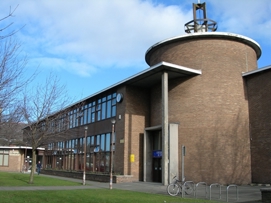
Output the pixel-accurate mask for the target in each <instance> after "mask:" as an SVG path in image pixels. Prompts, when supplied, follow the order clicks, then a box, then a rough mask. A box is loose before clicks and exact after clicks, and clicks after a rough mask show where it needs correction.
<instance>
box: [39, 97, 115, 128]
mask: <svg viewBox="0 0 271 203" xmlns="http://www.w3.org/2000/svg"><path fill="white" fill-rule="evenodd" d="M115 116H116V93H113V94H109V95H107V96H104V97H103V98H101V99H98V100H96V101H92V102H89V103H87V104H84V105H83V106H81V107H78V108H76V109H74V110H72V111H70V112H68V113H64V114H59V115H56V116H55V117H51V118H50V121H49V122H48V121H44V122H40V124H39V125H40V131H41V132H42V131H48V132H50V133H55V132H60V131H63V130H66V129H68V128H74V127H78V126H80V125H86V124H89V123H94V122H96V121H101V120H104V119H107V118H111V117H115Z"/></svg>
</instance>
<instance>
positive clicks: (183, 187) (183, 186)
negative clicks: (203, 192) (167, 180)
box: [182, 181, 195, 197]
mask: <svg viewBox="0 0 271 203" xmlns="http://www.w3.org/2000/svg"><path fill="white" fill-rule="evenodd" d="M186 183H192V185H193V193H194V196H195V183H194V182H193V181H185V182H184V184H183V185H182V197H184V196H185V194H184V193H185V185H186ZM183 191H184V192H183Z"/></svg>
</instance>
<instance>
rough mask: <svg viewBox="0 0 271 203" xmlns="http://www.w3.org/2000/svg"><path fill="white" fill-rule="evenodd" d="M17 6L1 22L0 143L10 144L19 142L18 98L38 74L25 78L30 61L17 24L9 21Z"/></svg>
mask: <svg viewBox="0 0 271 203" xmlns="http://www.w3.org/2000/svg"><path fill="white" fill-rule="evenodd" d="M17 7H18V6H17ZM17 7H16V8H15V9H13V10H11V9H10V11H9V13H8V14H7V15H6V16H4V17H3V18H1V19H0V22H2V25H3V26H2V27H0V140H1V141H7V143H10V141H11V140H15V139H16V140H19V137H18V136H17V135H21V133H20V132H19V128H20V127H21V123H20V119H19V117H20V112H19V111H18V110H19V108H18V103H19V97H18V95H19V93H20V92H21V91H22V90H23V88H24V87H25V85H27V84H28V83H29V82H31V81H32V79H33V77H34V75H35V74H33V75H32V76H30V77H28V78H26V77H24V73H25V70H26V63H27V59H26V57H25V56H22V54H21V46H20V44H19V43H18V42H17V41H16V39H15V36H14V34H15V33H16V32H17V31H18V30H19V29H17V30H11V27H12V26H11V25H12V24H13V22H8V19H9V18H11V17H13V14H14V12H15V10H16V9H17ZM15 126H16V127H15ZM17 128H18V129H17ZM4 143H5V142H4Z"/></svg>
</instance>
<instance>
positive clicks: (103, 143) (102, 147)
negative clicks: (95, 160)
mask: <svg viewBox="0 0 271 203" xmlns="http://www.w3.org/2000/svg"><path fill="white" fill-rule="evenodd" d="M100 145H101V147H100V149H101V151H104V150H105V148H104V146H105V134H102V135H101V144H100Z"/></svg>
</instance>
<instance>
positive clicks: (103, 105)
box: [102, 102, 106, 120]
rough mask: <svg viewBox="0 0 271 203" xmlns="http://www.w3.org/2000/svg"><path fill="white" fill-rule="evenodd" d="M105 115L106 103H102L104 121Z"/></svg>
mask: <svg viewBox="0 0 271 203" xmlns="http://www.w3.org/2000/svg"><path fill="white" fill-rule="evenodd" d="M105 115H106V102H104V103H102V120H103V119H105Z"/></svg>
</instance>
